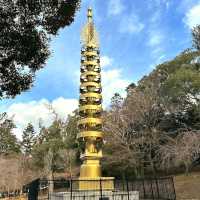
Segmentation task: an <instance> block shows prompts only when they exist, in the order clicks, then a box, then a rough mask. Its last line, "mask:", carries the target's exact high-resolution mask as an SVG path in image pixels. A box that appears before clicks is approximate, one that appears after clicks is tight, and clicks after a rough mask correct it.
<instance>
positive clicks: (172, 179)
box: [171, 177, 176, 200]
mask: <svg viewBox="0 0 200 200" xmlns="http://www.w3.org/2000/svg"><path fill="white" fill-rule="evenodd" d="M171 181H172V185H173V189H174V200H176V190H175V186H174V178H173V177H171Z"/></svg>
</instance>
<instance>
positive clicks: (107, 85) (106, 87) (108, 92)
mask: <svg viewBox="0 0 200 200" xmlns="http://www.w3.org/2000/svg"><path fill="white" fill-rule="evenodd" d="M129 84H130V81H129V80H128V79H125V78H123V77H122V69H111V70H106V71H105V70H103V71H102V86H103V92H102V93H103V105H104V107H106V106H108V105H109V104H110V100H111V98H112V97H113V95H114V94H115V93H119V94H120V95H121V96H123V97H125V96H126V91H125V89H126V87H127V86H128V85H129Z"/></svg>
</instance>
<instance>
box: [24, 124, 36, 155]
mask: <svg viewBox="0 0 200 200" xmlns="http://www.w3.org/2000/svg"><path fill="white" fill-rule="evenodd" d="M34 144H35V130H34V127H33V125H32V124H31V123H28V125H27V127H26V128H25V129H24V131H23V135H22V143H21V146H22V151H23V152H24V153H25V154H26V155H30V154H31V151H32V149H33V146H34Z"/></svg>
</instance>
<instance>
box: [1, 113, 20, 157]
mask: <svg viewBox="0 0 200 200" xmlns="http://www.w3.org/2000/svg"><path fill="white" fill-rule="evenodd" d="M14 128H15V124H14V123H13V120H12V119H9V118H8V116H7V114H6V113H3V114H0V155H1V154H4V155H7V154H10V153H19V152H20V146H19V143H18V141H17V138H16V136H15V135H14V134H13V129H14Z"/></svg>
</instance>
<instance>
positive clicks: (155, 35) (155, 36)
mask: <svg viewBox="0 0 200 200" xmlns="http://www.w3.org/2000/svg"><path fill="white" fill-rule="evenodd" d="M163 38H164V36H163V35H162V34H161V33H160V32H159V31H157V30H151V31H150V32H149V41H148V45H149V46H150V47H158V46H159V45H161V43H162V41H163Z"/></svg>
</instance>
